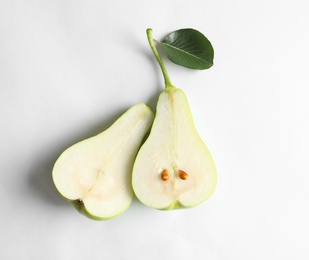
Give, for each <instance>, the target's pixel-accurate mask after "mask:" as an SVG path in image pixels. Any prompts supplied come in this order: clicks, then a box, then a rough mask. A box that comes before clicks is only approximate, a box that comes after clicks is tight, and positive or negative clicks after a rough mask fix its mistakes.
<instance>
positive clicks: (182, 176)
mask: <svg viewBox="0 0 309 260" xmlns="http://www.w3.org/2000/svg"><path fill="white" fill-rule="evenodd" d="M178 174H179V178H180V179H182V180H187V179H188V178H189V175H188V174H187V173H186V172H184V171H182V170H179V171H178Z"/></svg>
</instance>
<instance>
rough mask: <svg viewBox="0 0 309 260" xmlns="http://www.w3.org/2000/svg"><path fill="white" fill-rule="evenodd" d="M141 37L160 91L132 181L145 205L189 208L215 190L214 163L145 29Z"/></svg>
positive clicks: (184, 98)
mask: <svg viewBox="0 0 309 260" xmlns="http://www.w3.org/2000/svg"><path fill="white" fill-rule="evenodd" d="M147 38H148V42H149V45H150V47H151V49H152V52H153V54H154V56H155V57H156V60H157V62H158V64H159V65H160V68H161V71H162V74H163V77H164V81H165V91H164V92H163V93H161V94H160V97H159V100H158V103H157V112H156V116H155V119H154V122H153V126H152V128H151V132H150V135H149V137H148V139H147V140H146V142H145V143H144V144H143V146H142V147H141V149H140V151H139V152H138V155H137V157H136V160H135V163H134V167H133V176H132V186H133V189H134V192H135V195H136V196H137V198H138V199H139V200H140V201H141V202H142V203H144V204H145V205H147V206H149V207H153V208H156V209H175V208H182V207H184V208H189V207H194V206H197V205H199V204H200V203H202V202H203V201H205V200H207V199H208V198H209V197H210V196H211V195H212V194H213V192H214V191H215V188H216V184H217V172H216V167H215V165H214V162H213V159H212V157H211V155H210V153H209V151H208V149H207V147H206V145H205V144H204V142H203V140H202V139H201V138H200V136H199V134H198V132H197V130H196V128H195V125H194V122H193V118H192V115H191V111H190V107H189V104H188V101H187V98H186V96H185V94H184V93H183V92H182V90H180V89H177V88H176V87H175V86H173V84H172V83H171V80H170V78H169V75H168V73H167V71H166V68H165V65H164V63H163V60H162V59H161V57H160V54H159V53H158V51H157V49H156V47H155V43H154V40H153V38H152V30H151V29H147Z"/></svg>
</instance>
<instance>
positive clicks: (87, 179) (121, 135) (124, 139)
mask: <svg viewBox="0 0 309 260" xmlns="http://www.w3.org/2000/svg"><path fill="white" fill-rule="evenodd" d="M152 121H153V113H152V111H151V110H150V109H149V108H148V107H147V106H146V105H145V104H142V103H141V104H137V105H135V106H133V107H132V108H130V109H129V110H128V111H127V112H125V113H124V114H123V115H122V116H121V117H120V118H119V119H118V120H117V121H116V122H115V123H114V124H113V125H112V126H111V127H110V128H108V129H107V130H106V131H104V132H102V133H101V134H98V135H96V136H94V137H91V138H89V139H86V140H84V141H81V142H79V143H77V144H75V145H73V146H71V147H70V148H68V149H67V150H65V151H64V152H63V153H62V154H61V156H60V157H59V158H58V160H57V161H56V163H55V165H54V168H53V181H54V184H55V186H56V188H57V190H58V191H59V193H60V194H62V196H63V197H64V198H66V199H67V200H68V201H70V202H71V203H72V204H73V205H74V206H75V207H76V208H77V209H78V210H79V211H80V212H81V213H83V214H85V215H86V216H88V217H89V218H92V219H98V220H105V219H110V218H113V217H115V216H117V215H119V214H121V213H122V212H124V211H125V210H126V209H127V208H128V207H129V205H130V203H131V201H132V198H133V190H132V186H131V173H132V167H133V163H134V159H135V157H136V153H137V151H138V149H139V147H140V145H141V142H142V140H143V138H144V136H145V134H146V133H147V132H148V130H149V129H150V127H151V124H152Z"/></svg>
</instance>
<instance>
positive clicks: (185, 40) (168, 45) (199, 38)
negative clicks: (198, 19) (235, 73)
mask: <svg viewBox="0 0 309 260" xmlns="http://www.w3.org/2000/svg"><path fill="white" fill-rule="evenodd" d="M160 43H162V45H163V48H164V51H165V53H166V55H167V57H168V59H170V60H171V61H172V62H174V63H176V64H178V65H180V66H183V67H186V68H189V69H198V70H204V69H209V68H210V67H211V66H212V65H213V59H214V49H213V47H212V45H211V43H210V41H209V40H208V39H207V38H206V37H205V36H204V35H203V34H202V33H200V32H199V31H197V30H195V29H180V30H177V31H175V32H172V33H170V34H169V35H168V36H167V37H166V38H165V39H164V40H162V42H160Z"/></svg>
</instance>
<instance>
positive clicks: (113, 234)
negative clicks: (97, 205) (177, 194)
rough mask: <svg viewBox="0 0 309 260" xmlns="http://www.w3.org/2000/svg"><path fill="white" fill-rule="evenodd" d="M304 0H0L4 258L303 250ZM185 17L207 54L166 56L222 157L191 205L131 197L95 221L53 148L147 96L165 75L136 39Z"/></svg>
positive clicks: (308, 132)
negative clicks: (81, 206)
mask: <svg viewBox="0 0 309 260" xmlns="http://www.w3.org/2000/svg"><path fill="white" fill-rule="evenodd" d="M308 14H309V2H308V1H307V0H293V1H291V0H290V1H286V0H259V1H254V0H238V1H232V0H222V1H215V0H212V1H198V0H191V1H184V0H177V1H166V0H157V1H145V0H131V1H124V0H113V1H102V0H93V1H81V0H74V1H73V0H71V1H68V0H65V1H63V0H61V1H60V0H54V1H47V0H36V1H35V0H28V1H27V0H26V1H24V0H0V120H1V121H0V122H1V126H0V155H1V157H0V202H1V216H0V243H1V249H0V258H1V259H6V260H10V259H14V260H16V259H31V260H36V259H47V260H48V259H51V260H58V259H60V260H62V259H65V260H66V259H74V260H79V259H80V260H83V259H89V260H90V259H107V260H114V259H115V260H118V259H129V260H131V259H137V260H139V259H142V260H144V259H147V260H148V259H151V260H152V259H154V260H155V259H172V260H174V259H175V260H176V259H177V260H182V259H197V260H200V259H201V260H202V259H203V260H204V259H212V260H217V259H218V260H219V259H220V260H227V259H228V260H229V259H231V260H249V259H250V260H251V259H257V260H260V259H263V260H265V259H267V260H268V259H270V260H273V259H280V260H285V259H297V260H305V259H306V260H307V259H309V248H308V244H309V224H308V219H309V187H308V186H309V159H308V157H309V156H308V155H309V151H308V147H309V137H308V136H309V123H308V121H309V120H308V119H309V102H308V100H309V73H308V68H309V65H308V60H309V51H308V46H309V15H308ZM148 27H151V28H153V30H154V38H156V39H161V38H162V37H164V36H165V35H166V34H168V33H169V32H172V31H174V30H177V29H180V28H187V27H192V28H195V29H198V30H199V31H201V32H203V33H204V34H205V35H206V36H207V37H208V38H209V39H210V41H211V42H212V44H213V46H214V49H215V65H214V66H213V67H212V68H211V69H209V70H207V71H190V70H187V69H184V68H181V67H178V66H176V65H173V64H172V63H169V62H167V61H166V66H167V69H168V71H169V74H170V77H171V79H172V82H173V83H174V85H176V86H177V87H180V88H182V89H183V91H184V92H185V93H186V94H187V97H188V99H189V102H190V104H191V109H192V112H193V115H194V119H195V122H196V127H197V129H198V131H199V133H200V135H201V136H202V138H203V139H204V141H205V143H206V144H207V145H208V147H209V149H210V151H211V152H212V155H213V157H214V160H215V162H216V166H217V169H218V173H219V182H218V187H217V190H216V193H215V194H214V195H213V196H212V197H211V198H210V199H209V200H208V201H207V202H205V203H204V204H202V205H200V206H199V207H196V208H194V209H190V210H176V211H168V212H166V211H158V210H154V209H151V208H147V207H145V206H143V205H142V204H141V203H140V202H139V201H138V200H137V199H134V201H133V203H132V205H131V206H130V208H129V209H128V210H127V211H126V212H125V213H124V214H122V215H121V216H119V217H117V218H115V219H113V220H110V221H105V222H98V221H93V220H90V219H88V218H86V217H84V216H82V215H80V214H79V213H78V212H77V211H75V209H74V208H73V207H71V206H70V205H69V204H68V203H67V202H66V201H64V200H63V199H62V198H61V197H60V195H59V194H58V193H57V192H56V190H55V188H54V186H53V183H52V178H51V171H52V167H53V164H54V162H55V160H56V159H57V157H58V156H59V155H60V153H61V152H62V151H63V150H64V149H65V148H67V147H68V146H70V145H72V144H74V143H75V142H77V141H79V140H82V139H84V138H87V137H89V136H92V135H94V134H97V133H99V132H101V131H103V130H104V129H106V128H107V127H108V126H109V125H110V124H111V123H112V122H113V121H114V120H116V119H117V118H118V117H119V116H120V115H121V114H122V113H123V112H124V111H125V110H126V109H127V108H129V107H130V106H131V105H133V104H135V103H139V102H145V103H146V104H147V105H149V106H150V107H151V108H152V109H153V110H155V104H156V101H157V98H158V95H159V93H160V92H161V91H162V90H163V80H162V76H161V74H160V71H159V69H158V65H157V64H156V63H155V60H154V58H153V56H152V53H151V50H150V48H149V46H148V43H147V39H146V33H145V30H146V28H148Z"/></svg>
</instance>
